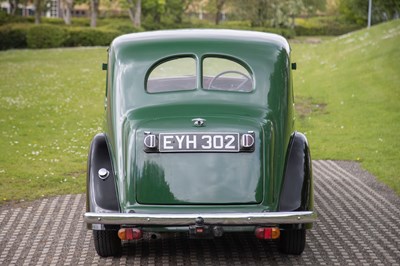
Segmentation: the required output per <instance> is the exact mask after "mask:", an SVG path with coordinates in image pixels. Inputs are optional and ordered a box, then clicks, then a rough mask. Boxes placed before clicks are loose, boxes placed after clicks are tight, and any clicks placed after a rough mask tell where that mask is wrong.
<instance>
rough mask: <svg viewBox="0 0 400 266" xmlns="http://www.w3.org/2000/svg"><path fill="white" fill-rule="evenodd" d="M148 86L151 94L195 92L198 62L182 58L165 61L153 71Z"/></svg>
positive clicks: (189, 58) (190, 58)
mask: <svg viewBox="0 0 400 266" xmlns="http://www.w3.org/2000/svg"><path fill="white" fill-rule="evenodd" d="M146 85H147V86H146V89H147V91H148V92H150V93H157V92H168V91H186V90H194V89H195V88H196V60H195V59H194V58H192V57H181V58H173V59H170V60H168V61H164V62H163V63H161V64H159V65H157V66H156V67H155V68H153V69H152V70H151V72H150V75H149V77H148V79H147V84H146Z"/></svg>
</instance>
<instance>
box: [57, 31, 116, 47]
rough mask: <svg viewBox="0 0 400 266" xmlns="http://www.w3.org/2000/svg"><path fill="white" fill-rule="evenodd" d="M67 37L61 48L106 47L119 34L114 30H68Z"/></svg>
mask: <svg viewBox="0 0 400 266" xmlns="http://www.w3.org/2000/svg"><path fill="white" fill-rule="evenodd" d="M68 32H69V34H68V37H67V39H66V40H65V41H64V43H63V46H67V47H75V46H108V45H110V43H111V42H112V40H113V39H114V38H115V37H117V36H118V35H120V34H121V32H119V31H115V30H100V29H93V28H69V29H68Z"/></svg>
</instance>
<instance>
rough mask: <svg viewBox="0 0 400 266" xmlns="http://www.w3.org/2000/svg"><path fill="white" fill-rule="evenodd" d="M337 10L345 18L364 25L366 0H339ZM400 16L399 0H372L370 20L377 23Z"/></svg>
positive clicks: (366, 13) (366, 15) (366, 17)
mask: <svg viewBox="0 0 400 266" xmlns="http://www.w3.org/2000/svg"><path fill="white" fill-rule="evenodd" d="M339 12H340V13H341V14H342V15H344V16H345V17H346V18H347V20H349V21H351V22H355V23H357V24H360V25H365V24H366V23H367V19H368V1H364V0H341V1H340V5H339ZM399 16H400V0H373V1H372V22H374V23H379V22H382V21H387V20H391V19H395V18H398V17H399Z"/></svg>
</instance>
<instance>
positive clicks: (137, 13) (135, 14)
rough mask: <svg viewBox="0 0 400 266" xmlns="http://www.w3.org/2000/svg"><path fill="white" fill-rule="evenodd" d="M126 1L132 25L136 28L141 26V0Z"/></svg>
mask: <svg viewBox="0 0 400 266" xmlns="http://www.w3.org/2000/svg"><path fill="white" fill-rule="evenodd" d="M127 2H128V14H129V18H130V19H131V21H132V23H133V26H135V27H136V28H139V27H141V25H142V0H136V2H135V3H134V2H133V0H127Z"/></svg>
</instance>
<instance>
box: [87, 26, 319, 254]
mask: <svg viewBox="0 0 400 266" xmlns="http://www.w3.org/2000/svg"><path fill="white" fill-rule="evenodd" d="M294 68H295V64H294V63H291V61H290V47H289V45H288V43H287V41H286V40H285V39H284V38H283V37H281V36H279V35H275V34H267V33H260V32H251V31H234V30H171V31H155V32H145V33H134V34H128V35H123V36H120V37H118V38H116V39H115V40H114V41H113V42H112V44H111V46H110V48H109V50H108V63H107V64H104V65H103V69H104V70H107V81H106V83H107V84H106V98H105V126H104V132H103V133H100V134H98V135H96V136H95V137H94V138H93V140H92V143H91V146H90V151H89V158H88V174H87V205H86V206H87V212H86V213H85V214H84V220H85V221H86V223H87V225H88V228H89V229H91V230H93V236H94V244H95V248H96V251H97V253H98V254H99V255H100V256H114V255H118V254H119V253H120V252H121V249H122V248H121V246H122V244H123V243H125V242H126V241H131V240H135V239H140V238H141V237H142V236H143V235H144V234H152V232H156V233H157V235H159V234H161V233H162V232H186V233H187V235H188V237H190V238H211V237H221V236H222V235H223V234H224V233H227V232H249V233H252V234H255V237H257V238H260V239H263V240H268V241H272V240H274V239H276V241H279V243H280V244H279V246H280V249H281V251H282V252H284V253H287V254H301V253H302V252H303V250H304V247H305V239H306V229H310V228H311V227H312V223H313V222H314V221H315V220H316V213H315V211H314V208H313V179H312V166H311V159H310V152H309V147H308V143H307V140H306V137H305V136H304V135H303V134H301V133H298V132H296V131H295V130H294V116H293V112H294V110H293V90H292V69H294Z"/></svg>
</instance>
